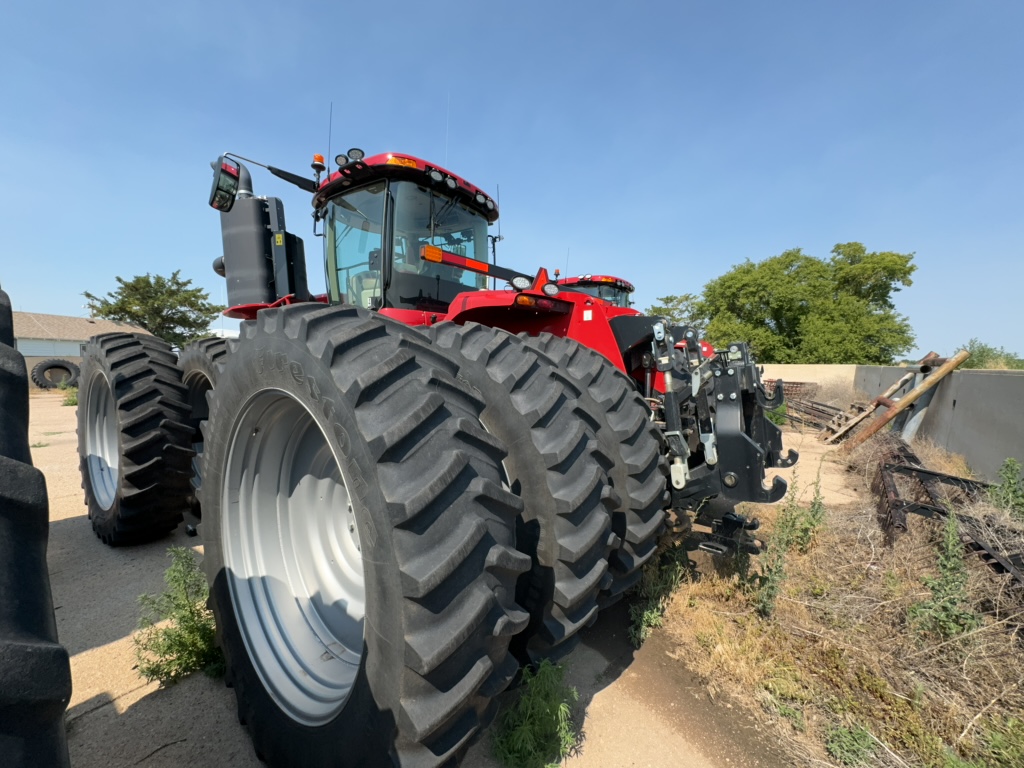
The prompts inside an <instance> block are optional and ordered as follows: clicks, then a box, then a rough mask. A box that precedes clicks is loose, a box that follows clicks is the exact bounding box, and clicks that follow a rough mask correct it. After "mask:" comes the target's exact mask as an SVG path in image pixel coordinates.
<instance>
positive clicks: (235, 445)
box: [200, 305, 529, 768]
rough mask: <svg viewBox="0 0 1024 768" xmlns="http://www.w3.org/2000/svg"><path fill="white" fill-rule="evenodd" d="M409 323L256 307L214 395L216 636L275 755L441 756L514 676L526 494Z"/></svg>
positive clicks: (406, 760) (425, 759) (254, 727)
mask: <svg viewBox="0 0 1024 768" xmlns="http://www.w3.org/2000/svg"><path fill="white" fill-rule="evenodd" d="M445 367H446V366H445V363H444V361H443V360H441V359H440V356H439V355H438V354H437V353H436V352H435V351H433V350H432V349H430V347H429V346H428V345H427V344H426V342H425V341H424V340H423V339H422V338H421V337H419V336H418V334H416V333H415V332H414V331H411V330H409V329H408V328H405V327H403V326H400V325H398V324H396V323H393V322H392V321H389V320H387V319H385V318H382V317H379V316H374V315H371V314H370V313H368V312H366V311H364V310H360V309H356V308H355V307H334V308H325V307H322V306H320V305H295V306H291V307H287V308H281V309H273V310H269V309H268V310H262V311H260V313H259V315H258V316H257V320H256V321H255V323H247V324H245V325H244V326H243V329H242V336H241V338H240V339H239V341H238V342H237V343H236V344H233V345H232V350H231V353H230V354H229V355H228V356H227V358H226V362H225V364H224V367H223V368H222V369H221V371H220V376H219V379H218V382H217V386H216V388H215V389H214V390H213V394H212V396H211V398H210V404H211V409H210V419H209V421H208V422H207V424H206V443H205V449H206V454H205V455H206V458H205V461H204V467H205V469H204V475H205V476H204V479H203V486H202V488H201V490H200V498H201V501H202V504H203V512H204V517H203V530H202V532H203V538H204V545H205V559H204V568H205V569H206V572H207V576H208V578H209V580H210V584H211V606H212V608H213V611H214V614H215V616H216V620H217V630H218V639H219V642H220V644H221V647H222V648H223V650H224V654H225V657H226V660H227V664H228V675H229V682H230V683H231V684H232V685H233V686H234V689H235V694H236V696H237V698H238V706H239V717H240V719H241V720H242V721H243V722H244V723H246V725H247V726H248V728H249V730H250V733H251V735H252V738H253V743H254V746H255V748H256V752H257V754H258V755H260V757H262V758H263V759H264V760H266V761H267V762H268V763H270V764H272V765H275V766H303V767H304V768H321V767H325V766H360V767H362V766H385V765H387V766H392V765H401V766H439V765H447V764H450V763H451V762H453V761H454V760H456V759H457V757H458V755H459V754H460V753H461V752H462V751H463V750H464V748H465V747H466V746H467V745H468V743H469V741H470V739H471V738H472V737H473V735H474V734H475V733H476V732H477V731H478V729H479V728H480V727H481V726H482V725H484V724H486V723H487V722H489V721H490V719H491V718H492V717H493V712H494V703H493V702H492V698H493V697H494V696H496V695H497V694H498V693H500V692H501V691H502V690H503V689H504V688H505V687H506V686H507V684H508V682H509V681H510V680H511V678H512V676H513V675H514V674H515V671H516V669H517V665H516V663H515V660H514V659H513V658H512V657H511V656H510V655H509V653H508V645H509V640H510V637H511V636H512V635H514V634H515V633H517V632H519V631H521V630H522V629H523V627H525V625H526V623H527V620H528V617H527V615H526V613H525V612H523V611H521V610H519V609H518V607H517V606H516V605H515V603H514V601H513V592H514V585H515V581H516V578H517V577H518V575H519V574H520V573H522V572H523V571H524V570H526V568H527V567H528V566H529V562H528V558H526V557H524V556H523V555H521V554H520V553H518V552H516V551H515V549H514V542H513V521H514V519H515V518H516V516H517V514H518V513H519V512H520V510H521V508H522V505H521V503H520V502H519V500H518V499H516V498H515V497H514V496H513V495H512V494H511V493H509V492H508V491H507V490H505V489H504V488H503V486H502V482H501V481H502V477H501V472H500V465H501V460H502V458H503V456H504V450H503V448H502V447H501V446H500V444H499V443H498V442H497V441H496V440H495V439H494V438H492V437H491V436H490V435H488V434H487V433H486V432H485V431H484V430H483V429H482V427H481V426H480V422H479V420H478V416H477V414H478V412H479V410H480V408H481V403H480V402H479V401H478V400H476V399H475V398H473V397H472V396H471V395H468V394H467V393H466V392H464V391H463V390H462V389H461V388H460V387H459V386H458V385H457V384H456V382H455V381H454V379H453V378H452V377H451V376H449V375H448V374H447V373H446V372H445Z"/></svg>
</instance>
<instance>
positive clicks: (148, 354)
mask: <svg viewBox="0 0 1024 768" xmlns="http://www.w3.org/2000/svg"><path fill="white" fill-rule="evenodd" d="M176 363H177V360H176V358H175V355H174V352H172V351H171V348H170V346H169V345H168V344H167V343H166V342H164V341H162V340H160V339H158V338H156V337H155V336H147V335H145V334H132V333H105V334H102V335H100V336H94V337H92V338H91V339H89V341H88V342H87V343H86V345H85V349H84V351H83V352H82V375H81V378H80V379H79V387H78V454H79V462H80V464H79V466H80V469H81V472H82V489H83V490H84V491H85V504H86V506H87V507H88V508H89V519H90V520H91V521H92V528H93V530H94V531H96V535H97V536H99V537H100V539H101V540H102V541H103V542H104V543H105V544H110V545H111V546H118V545H122V544H137V543H140V542H144V541H150V540H152V539H156V538H159V537H160V536H163V535H165V534H167V533H168V532H169V531H172V530H174V528H175V527H176V526H177V525H178V523H180V522H181V520H182V510H183V509H184V507H185V503H186V499H187V497H188V493H189V477H190V475H191V462H192V447H191V439H192V430H191V429H190V428H189V423H188V415H189V408H188V402H187V399H186V392H185V387H184V385H183V384H182V383H181V372H180V371H179V370H178V368H177V365H176Z"/></svg>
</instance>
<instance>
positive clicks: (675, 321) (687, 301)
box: [644, 293, 707, 335]
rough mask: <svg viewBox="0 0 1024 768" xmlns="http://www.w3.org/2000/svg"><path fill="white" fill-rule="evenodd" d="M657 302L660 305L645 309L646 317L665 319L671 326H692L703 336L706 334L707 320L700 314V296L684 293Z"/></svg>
mask: <svg viewBox="0 0 1024 768" xmlns="http://www.w3.org/2000/svg"><path fill="white" fill-rule="evenodd" d="M655 300H656V301H658V302H659V303H658V304H655V305H653V306H650V307H648V308H647V309H645V310H644V314H645V315H653V316H655V317H663V318H665V319H666V320H668V322H669V323H670V324H671V325H690V326H693V327H694V328H695V329H696V330H697V332H698V333H700V334H701V335H703V334H704V329H705V328H706V327H707V318H706V317H704V316H703V315H701V314H700V312H701V308H700V297H699V296H696V295H694V294H692V293H684V294H683V295H682V296H662V297H661V298H659V299H655Z"/></svg>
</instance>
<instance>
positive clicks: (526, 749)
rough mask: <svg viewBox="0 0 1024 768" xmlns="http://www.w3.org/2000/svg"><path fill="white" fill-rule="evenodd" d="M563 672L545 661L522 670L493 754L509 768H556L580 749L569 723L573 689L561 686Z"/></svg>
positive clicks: (500, 723)
mask: <svg viewBox="0 0 1024 768" xmlns="http://www.w3.org/2000/svg"><path fill="white" fill-rule="evenodd" d="M564 677H565V669H564V668H563V667H562V666H561V665H557V664H552V663H551V662H550V661H549V660H547V659H545V660H544V661H542V662H541V663H540V665H539V666H538V667H537V671H536V672H533V671H531V670H530V669H529V668H526V669H524V670H523V683H522V688H521V689H520V693H519V698H518V699H517V700H516V702H515V704H513V705H512V706H511V707H510V708H509V709H508V710H506V711H505V712H504V713H503V714H502V715H501V717H500V718H499V721H498V727H497V731H496V733H495V736H494V754H495V757H497V758H498V760H499V761H501V763H502V764H503V765H506V766H509V768H558V766H559V765H561V763H562V760H563V759H564V758H566V757H568V756H569V754H570V753H572V751H573V750H574V749H575V748H576V747H577V746H579V742H580V734H579V731H578V730H577V729H576V726H575V725H574V724H573V722H572V706H571V705H572V703H573V702H576V701H578V700H579V693H578V692H577V691H576V689H575V688H573V687H571V686H567V685H565V684H564V682H563V679H564Z"/></svg>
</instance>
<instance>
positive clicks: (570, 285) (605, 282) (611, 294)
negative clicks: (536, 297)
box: [558, 275, 635, 309]
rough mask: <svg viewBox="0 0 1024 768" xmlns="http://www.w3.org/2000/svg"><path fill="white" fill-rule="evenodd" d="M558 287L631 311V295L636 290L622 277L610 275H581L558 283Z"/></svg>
mask: <svg viewBox="0 0 1024 768" xmlns="http://www.w3.org/2000/svg"><path fill="white" fill-rule="evenodd" d="M558 285H559V286H560V287H561V288H562V289H563V290H566V291H576V292H578V293H586V294H588V295H589V296H593V297H594V298H597V299H601V300H602V301H606V302H608V303H609V304H611V305H612V306H614V307H623V308H625V309H629V307H631V306H632V305H633V302H631V301H630V300H629V295H630V294H631V293H633V291H634V290H635V288H633V284H632V283H629V282H627V281H625V280H623V279H622V278H620V277H609V276H608V275H580V276H579V277H566V278H564V279H562V280H559V281H558Z"/></svg>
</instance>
